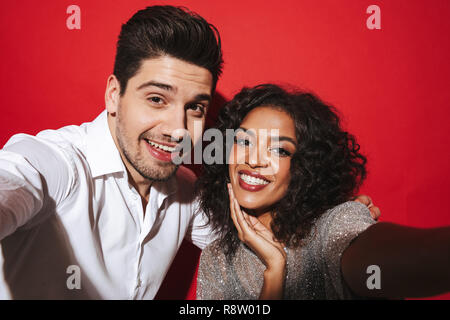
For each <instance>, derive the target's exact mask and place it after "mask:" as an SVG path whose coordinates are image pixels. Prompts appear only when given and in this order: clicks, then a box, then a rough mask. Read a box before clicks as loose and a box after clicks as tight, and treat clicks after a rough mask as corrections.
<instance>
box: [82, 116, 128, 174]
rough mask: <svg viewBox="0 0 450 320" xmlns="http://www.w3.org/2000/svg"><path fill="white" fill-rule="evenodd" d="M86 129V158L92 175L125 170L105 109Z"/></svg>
mask: <svg viewBox="0 0 450 320" xmlns="http://www.w3.org/2000/svg"><path fill="white" fill-rule="evenodd" d="M86 130H87V141H86V160H87V162H88V163H89V167H90V168H91V173H92V177H93V178H97V177H99V176H102V175H106V174H110V173H115V172H125V165H124V163H123V161H122V158H121V157H120V153H119V150H118V149H117V147H116V144H115V143H114V140H113V137H112V135H111V132H110V130H109V126H108V120H107V112H106V110H105V111H103V112H102V113H101V114H100V115H99V116H98V117H97V118H96V119H95V120H94V121H92V122H91V123H89V125H88V127H87V129H86Z"/></svg>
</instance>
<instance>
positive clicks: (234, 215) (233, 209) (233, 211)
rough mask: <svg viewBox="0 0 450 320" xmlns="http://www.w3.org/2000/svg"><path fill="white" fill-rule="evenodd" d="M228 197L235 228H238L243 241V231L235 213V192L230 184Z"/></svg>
mask: <svg viewBox="0 0 450 320" xmlns="http://www.w3.org/2000/svg"><path fill="white" fill-rule="evenodd" d="M228 195H229V197H230V214H231V220H233V223H234V226H235V227H236V230H237V232H238V237H239V239H241V240H242V229H241V227H240V225H239V222H238V221H237V217H236V212H235V208H234V194H233V190H232V189H231V185H230V184H228Z"/></svg>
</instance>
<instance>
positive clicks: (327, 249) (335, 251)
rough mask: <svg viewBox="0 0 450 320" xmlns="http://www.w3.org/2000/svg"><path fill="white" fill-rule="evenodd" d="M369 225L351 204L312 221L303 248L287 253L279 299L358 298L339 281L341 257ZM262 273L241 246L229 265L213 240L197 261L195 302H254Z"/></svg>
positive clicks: (367, 213) (362, 209) (363, 209)
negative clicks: (226, 300)
mask: <svg viewBox="0 0 450 320" xmlns="http://www.w3.org/2000/svg"><path fill="white" fill-rule="evenodd" d="M374 223H375V221H374V220H373V219H372V218H371V216H370V211H369V209H367V207H366V206H364V205H363V204H360V203H357V202H354V201H349V202H346V203H343V204H341V205H339V206H336V207H335V208H332V209H330V210H328V211H326V212H325V213H324V214H323V215H321V216H320V217H319V218H317V219H316V221H315V223H314V225H313V227H312V229H311V232H310V234H309V236H308V237H307V238H306V239H305V241H304V244H303V245H302V246H301V247H298V248H294V249H288V252H287V268H286V280H285V289H284V299H302V300H307V299H357V298H358V297H356V296H355V295H354V294H352V293H351V291H350V290H349V289H348V287H347V286H346V284H345V282H344V280H343V278H342V275H341V268H340V259H341V255H342V253H343V252H344V250H345V249H346V248H347V247H348V245H349V244H350V243H351V241H352V240H353V239H355V238H356V237H357V236H358V234H359V233H361V232H362V231H364V230H366V229H367V228H368V227H369V226H370V225H372V224H374ZM264 270H265V266H264V264H263V263H262V262H261V261H260V260H259V258H258V257H257V256H256V255H255V254H254V253H253V252H252V251H251V249H249V248H248V247H247V246H245V245H244V244H243V243H241V245H240V246H239V247H238V249H237V251H236V253H235V255H234V256H233V259H232V261H231V262H230V261H228V260H227V259H226V257H225V255H224V252H223V249H222V248H221V247H220V246H219V245H218V242H217V241H215V242H213V243H212V244H210V245H209V246H208V247H207V248H205V249H204V250H203V252H202V254H201V257H200V265H199V270H198V279H197V299H203V300H205V299H209V300H222V299H229V300H247V299H253V300H256V299H258V297H259V294H260V292H261V288H262V285H263V272H264Z"/></svg>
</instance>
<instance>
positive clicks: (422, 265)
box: [197, 85, 450, 299]
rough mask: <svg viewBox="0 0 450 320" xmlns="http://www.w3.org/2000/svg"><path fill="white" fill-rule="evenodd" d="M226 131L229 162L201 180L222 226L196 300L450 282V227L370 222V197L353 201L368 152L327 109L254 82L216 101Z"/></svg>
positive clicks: (206, 206)
mask: <svg viewBox="0 0 450 320" xmlns="http://www.w3.org/2000/svg"><path fill="white" fill-rule="evenodd" d="M230 128H232V129H235V130H236V134H235V140H234V143H233V144H232V145H231V146H228V147H227V148H226V151H227V152H225V159H224V160H228V161H227V162H226V163H229V165H228V166H224V165H221V164H213V165H206V166H205V171H204V174H203V175H202V176H201V178H200V179H199V181H198V186H199V192H200V206H201V209H202V210H203V211H204V212H205V213H206V215H207V217H208V218H209V221H210V223H211V225H212V227H213V228H214V229H215V230H216V232H217V233H218V235H219V237H218V240H216V241H215V242H214V243H212V244H211V245H210V246H209V247H208V248H206V249H205V250H204V251H203V252H202V255H201V259H200V266H199V275H198V283H197V286H198V287H197V297H198V298H199V299H257V298H260V299H350V298H357V297H393V298H398V297H414V296H428V295H434V294H439V293H442V292H446V291H448V290H449V288H450V276H449V275H450V272H449V271H448V270H450V269H449V267H450V228H437V229H429V230H420V229H415V228H408V227H403V226H398V225H394V224H390V223H378V224H375V222H374V220H373V219H372V218H371V216H370V212H369V210H368V208H367V207H366V206H364V205H362V204H360V203H357V202H353V201H348V199H350V198H351V197H352V196H353V195H354V193H355V192H356V190H357V189H358V187H359V186H360V185H361V183H362V182H363V180H364V178H365V176H366V169H365V164H366V158H365V157H364V156H363V155H362V154H361V153H360V152H359V145H358V144H357V143H356V141H355V139H354V137H353V136H351V135H350V134H348V133H347V132H345V131H343V130H342V129H341V127H340V123H339V118H338V116H337V115H336V112H335V111H334V109H333V108H332V107H330V106H327V105H325V104H324V103H323V102H321V101H320V100H319V99H318V98H316V97H315V96H313V95H311V94H308V93H296V92H294V93H289V92H287V91H285V90H283V89H282V88H280V87H278V86H275V85H261V86H257V87H254V88H250V89H243V90H242V91H241V92H240V93H238V94H237V95H236V96H235V97H234V99H233V100H232V101H231V102H229V103H228V104H227V105H226V106H225V107H224V108H223V109H222V110H221V113H220V115H219V121H218V129H219V130H221V131H222V133H224V134H225V132H226V130H227V129H230ZM224 147H226V146H224ZM368 272H369V273H368Z"/></svg>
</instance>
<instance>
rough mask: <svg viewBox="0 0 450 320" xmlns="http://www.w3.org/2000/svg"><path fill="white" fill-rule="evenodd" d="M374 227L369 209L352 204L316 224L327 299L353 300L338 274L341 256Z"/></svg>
mask: <svg viewBox="0 0 450 320" xmlns="http://www.w3.org/2000/svg"><path fill="white" fill-rule="evenodd" d="M374 223H375V220H373V219H372V217H371V215H370V211H369V209H368V208H367V207H366V206H365V205H363V204H361V203H359V202H355V201H348V202H345V203H343V204H341V205H339V206H337V207H335V208H333V209H331V210H329V211H327V212H326V213H325V214H324V215H323V216H322V217H321V221H320V223H319V224H318V231H319V235H320V236H319V239H320V240H319V241H320V248H321V252H320V254H319V256H320V260H321V267H322V269H323V274H324V277H325V287H326V293H327V298H329V299H354V298H358V297H356V296H355V295H354V294H353V293H352V292H351V291H350V289H349V288H348V286H347V285H346V283H345V281H344V279H343V276H342V272H341V257H342V253H343V252H344V251H345V249H347V247H348V246H349V245H350V243H351V242H352V241H353V240H354V239H356V237H357V236H358V235H359V234H360V233H361V232H363V231H364V230H366V229H367V228H368V227H369V226H371V225H372V224H374Z"/></svg>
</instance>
